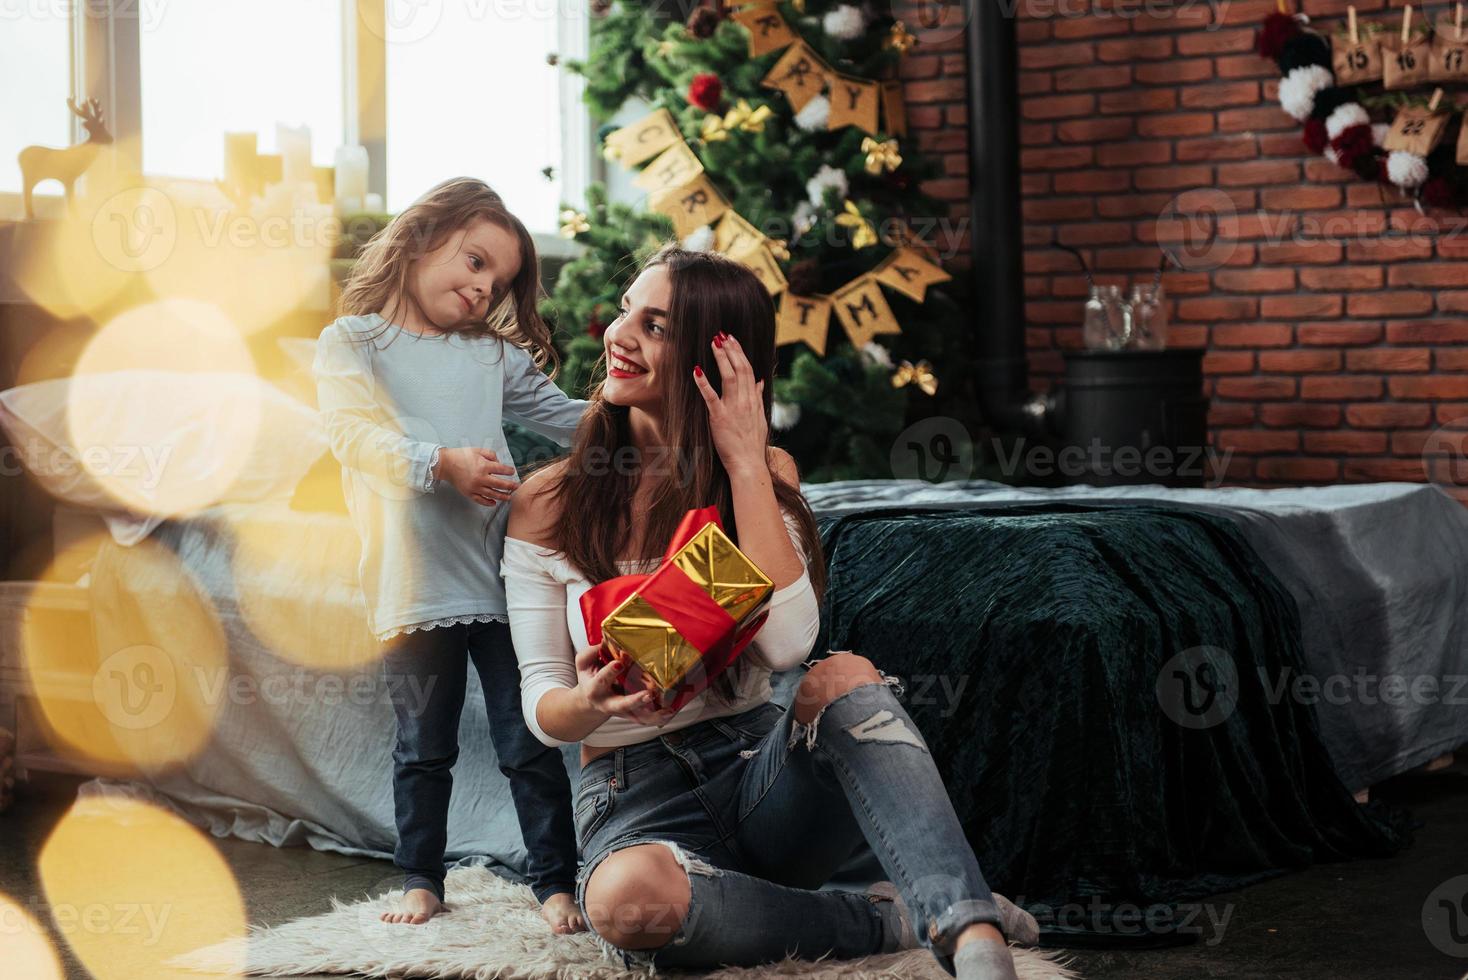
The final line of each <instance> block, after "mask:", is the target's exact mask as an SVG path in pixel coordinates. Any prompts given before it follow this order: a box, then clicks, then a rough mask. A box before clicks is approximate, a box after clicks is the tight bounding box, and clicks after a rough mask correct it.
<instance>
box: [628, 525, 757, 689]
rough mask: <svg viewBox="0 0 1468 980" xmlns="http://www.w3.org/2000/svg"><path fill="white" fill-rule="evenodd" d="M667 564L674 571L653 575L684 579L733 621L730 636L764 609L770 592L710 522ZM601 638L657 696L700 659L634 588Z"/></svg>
mask: <svg viewBox="0 0 1468 980" xmlns="http://www.w3.org/2000/svg"><path fill="white" fill-rule="evenodd" d="M669 565H670V566H674V567H667V566H665V567H663V568H662V569H661V570H660V571H659V572H658V573H656V574H658V575H677V574H679V573H680V572H681V574H683V575H685V576H687V577H688V579H689V581H691V582H693V583H694V584H695V585H696V586H697V587H698V588H699V589H700V590H701V591H703V592H704V593H705V594H706V595H708V596H709V597H710V598H711V599H713V600H714V602H716V603H718V604H719V605H720V606H721V607H723V609H724V611H725V612H727V613H728V614H729V616H730V617H731V618H732V619H733V620H734V625H733V626H732V627H731V628H730V631H729V635H730V636H733V635H734V634H735V633H737V632H738V630H739V627H741V626H743V625H744V624H745V623H747V622H748V621H749V620H750V619H752V618H754V617H755V616H757V615H759V613H760V612H762V611H763V610H764V608H765V606H767V605H768V604H769V600H770V594H771V593H772V592H774V590H775V585H774V583H773V582H771V581H770V580H769V579H768V578H767V577H765V574H764V573H763V572H761V571H760V570H759V568H757V567H756V566H755V564H754V563H753V562H751V561H750V560H749V559H748V558H746V557H745V556H744V553H743V552H741V551H740V550H739V549H738V548H737V547H735V545H734V542H733V541H731V540H729V537H728V535H726V534H725V533H724V532H723V530H721V529H720V528H719V527H718V525H716V524H708V525H705V526H704V527H703V529H702V530H700V531H698V532H697V533H696V534H695V535H694V536H693V537H692V538H691V539H690V540H689V542H688V543H687V544H685V545H684V546H683V547H682V548H680V549H679V550H678V552H677V553H676V554H674V556H673V558H672V560H671V562H670V563H669ZM670 612H672V610H670ZM675 618H676V617H675ZM602 635H603V637H605V638H606V639H607V640H610V641H611V642H612V643H613V644H615V645H616V646H618V647H620V648H621V649H622V650H624V651H625V652H626V653H627V654H628V656H630V657H631V658H632V660H633V662H634V663H636V664H637V666H638V667H639V668H641V670H642V672H643V673H644V674H645V675H646V677H647V680H648V681H649V682H650V683H651V684H652V685H653V686H654V687H655V688H656V689H657V690H655V692H654V693H657V694H659V695H660V696H665V695H666V693H667V692H669V691H671V690H672V689H673V688H675V687H677V685H678V684H679V683H680V682H681V681H682V680H683V679H684V678H685V677H686V676H687V675H688V672H689V671H691V670H692V669H693V668H694V667H695V666H697V665H698V664H699V663H700V662H701V661H702V660H703V657H704V653H703V651H701V650H699V648H698V647H696V646H694V645H693V644H692V643H691V642H689V641H688V640H687V639H686V638H685V637H684V636H683V634H681V633H679V632H678V629H677V627H676V626H675V625H674V624H673V623H670V622H669V621H668V620H667V619H666V618H664V616H663V615H662V614H661V613H659V612H658V611H657V609H655V608H654V607H653V605H652V604H651V603H650V602H648V601H647V600H646V599H644V598H643V597H642V595H641V591H640V590H639V592H638V593H634V594H633V595H631V596H629V597H628V598H627V599H626V600H625V601H624V602H623V603H622V604H621V605H620V606H618V607H617V608H616V609H615V610H613V612H612V613H611V615H609V616H607V618H606V619H605V620H603V621H602ZM726 642H727V638H726Z"/></svg>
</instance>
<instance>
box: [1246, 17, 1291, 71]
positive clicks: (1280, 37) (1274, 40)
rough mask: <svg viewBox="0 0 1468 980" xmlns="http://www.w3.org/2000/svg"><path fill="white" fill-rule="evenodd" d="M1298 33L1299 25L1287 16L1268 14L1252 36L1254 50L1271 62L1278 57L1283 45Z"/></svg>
mask: <svg viewBox="0 0 1468 980" xmlns="http://www.w3.org/2000/svg"><path fill="white" fill-rule="evenodd" d="M1299 33H1300V23H1299V21H1297V20H1295V18H1293V17H1291V16H1290V15H1289V14H1278V13H1275V14H1270V15H1269V16H1268V17H1266V18H1264V23H1263V24H1262V25H1261V26H1260V28H1259V33H1258V34H1256V35H1255V36H1254V50H1255V51H1258V52H1259V54H1260V56H1261V57H1264V58H1269V59H1271V60H1273V59H1276V58H1278V57H1279V56H1280V53H1281V52H1282V51H1284V46H1285V43H1286V42H1288V41H1289V40H1290V39H1291V38H1293V37H1294V36H1295V35H1296V34H1299Z"/></svg>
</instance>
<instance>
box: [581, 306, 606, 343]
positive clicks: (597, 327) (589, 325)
mask: <svg viewBox="0 0 1468 980" xmlns="http://www.w3.org/2000/svg"><path fill="white" fill-rule="evenodd" d="M601 314H602V305H601V304H600V303H598V304H597V305H596V309H594V310H592V311H591V316H590V317H589V318H587V321H586V335H587V336H588V337H595V338H596V339H597V340H600V339H601V335H602V334H604V333H606V332H607V326H608V324H605V323H603V322H602V319H601Z"/></svg>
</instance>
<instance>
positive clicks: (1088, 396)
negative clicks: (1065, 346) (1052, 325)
mask: <svg viewBox="0 0 1468 980" xmlns="http://www.w3.org/2000/svg"><path fill="white" fill-rule="evenodd" d="M1203 353H1204V352H1203V349H1202V348H1197V347H1180V348H1177V349H1174V350H1159V351H1143V350H1138V351H1133V350H1121V351H1067V352H1066V353H1065V355H1064V356H1065V384H1064V385H1063V386H1062V389H1061V391H1062V395H1061V405H1060V406H1059V407H1060V413H1059V414H1060V418H1061V420H1062V422H1061V424H1062V427H1063V434H1062V444H1063V446H1064V449H1063V450H1062V452H1063V453H1067V455H1066V456H1064V457H1061V461H1062V463H1063V467H1062V468H1063V471H1064V475H1065V477H1066V482H1068V483H1089V484H1092V485H1095V486H1103V487H1112V486H1123V485H1130V484H1144V483H1160V484H1162V485H1163V486H1168V487H1200V486H1203V484H1204V482H1205V481H1206V480H1207V479H1208V478H1209V477H1210V476H1211V475H1212V474H1211V473H1210V471H1209V465H1208V399H1207V398H1205V397H1204V396H1203Z"/></svg>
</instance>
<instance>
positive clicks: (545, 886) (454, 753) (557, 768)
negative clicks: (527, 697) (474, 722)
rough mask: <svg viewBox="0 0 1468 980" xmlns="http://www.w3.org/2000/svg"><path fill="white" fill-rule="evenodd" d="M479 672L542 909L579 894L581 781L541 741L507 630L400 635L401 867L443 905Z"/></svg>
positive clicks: (387, 664) (392, 670) (409, 881)
mask: <svg viewBox="0 0 1468 980" xmlns="http://www.w3.org/2000/svg"><path fill="white" fill-rule="evenodd" d="M470 661H473V663H474V669H475V670H477V671H478V672H479V682H480V685H481V686H482V687H483V688H484V706H485V708H486V709H487V710H488V712H489V734H490V739H491V741H492V742H493V743H494V751H495V755H496V756H497V757H498V758H499V769H500V772H501V773H503V774H504V776H505V778H506V779H508V780H509V781H510V795H511V797H512V798H513V799H514V802H515V813H516V815H517V816H518V817H519V819H520V832H521V834H522V835H523V836H524V838H525V848H526V850H527V851H528V852H529V862H528V867H527V874H526V877H527V878H528V879H529V884H530V888H531V890H532V891H533V892H534V893H535V897H536V899H537V900H538V901H541V902H544V901H545V900H546V899H547V898H549V897H550V896H552V895H554V894H556V893H557V892H568V893H569V892H571V891H572V890H573V889H574V887H575V880H576V837H575V831H574V829H573V827H572V824H571V781H570V778H569V777H568V776H567V775H566V763H565V761H564V760H563V759H562V757H561V750H560V749H555V748H550V747H548V746H546V745H545V744H544V743H542V742H541V741H540V740H539V739H537V738H536V737H535V736H534V735H533V734H531V732H530V729H529V728H528V727H526V725H525V716H524V714H523V713H522V712H521V708H520V666H519V663H518V662H517V661H516V659H515V647H514V643H513V642H512V640H511V639H510V627H509V626H508V625H507V624H505V623H468V624H457V625H452V626H439V627H435V628H433V629H428V630H420V631H418V632H415V633H405V634H402V635H400V636H397V637H394V638H393V640H392V641H391V645H390V647H389V650H388V652H387V653H386V655H385V656H384V658H383V670H384V671H385V672H386V674H387V676H388V680H389V685H388V689H389V691H391V692H393V696H392V701H393V710H394V712H395V713H396V714H397V720H398V740H397V746H396V748H395V749H394V750H393V756H392V758H393V780H392V783H393V810H394V815H395V817H396V820H397V829H398V843H397V848H396V850H395V851H394V853H393V859H394V861H395V863H396V864H397V866H398V868H400V869H401V870H402V872H403V875H404V882H403V889H404V891H407V890H409V889H413V888H427V889H429V890H430V891H432V892H433V893H434V894H435V895H437V896H438V897H439V900H440V901H442V900H443V881H444V848H445V846H446V844H447V839H448V819H449V795H450V793H451V791H452V789H453V782H454V777H453V772H452V770H453V767H454V763H455V761H457V760H458V757H459V714H460V712H461V711H462V710H463V707H464V690H465V686H466V682H467V681H468V666H469V662H470Z"/></svg>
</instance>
